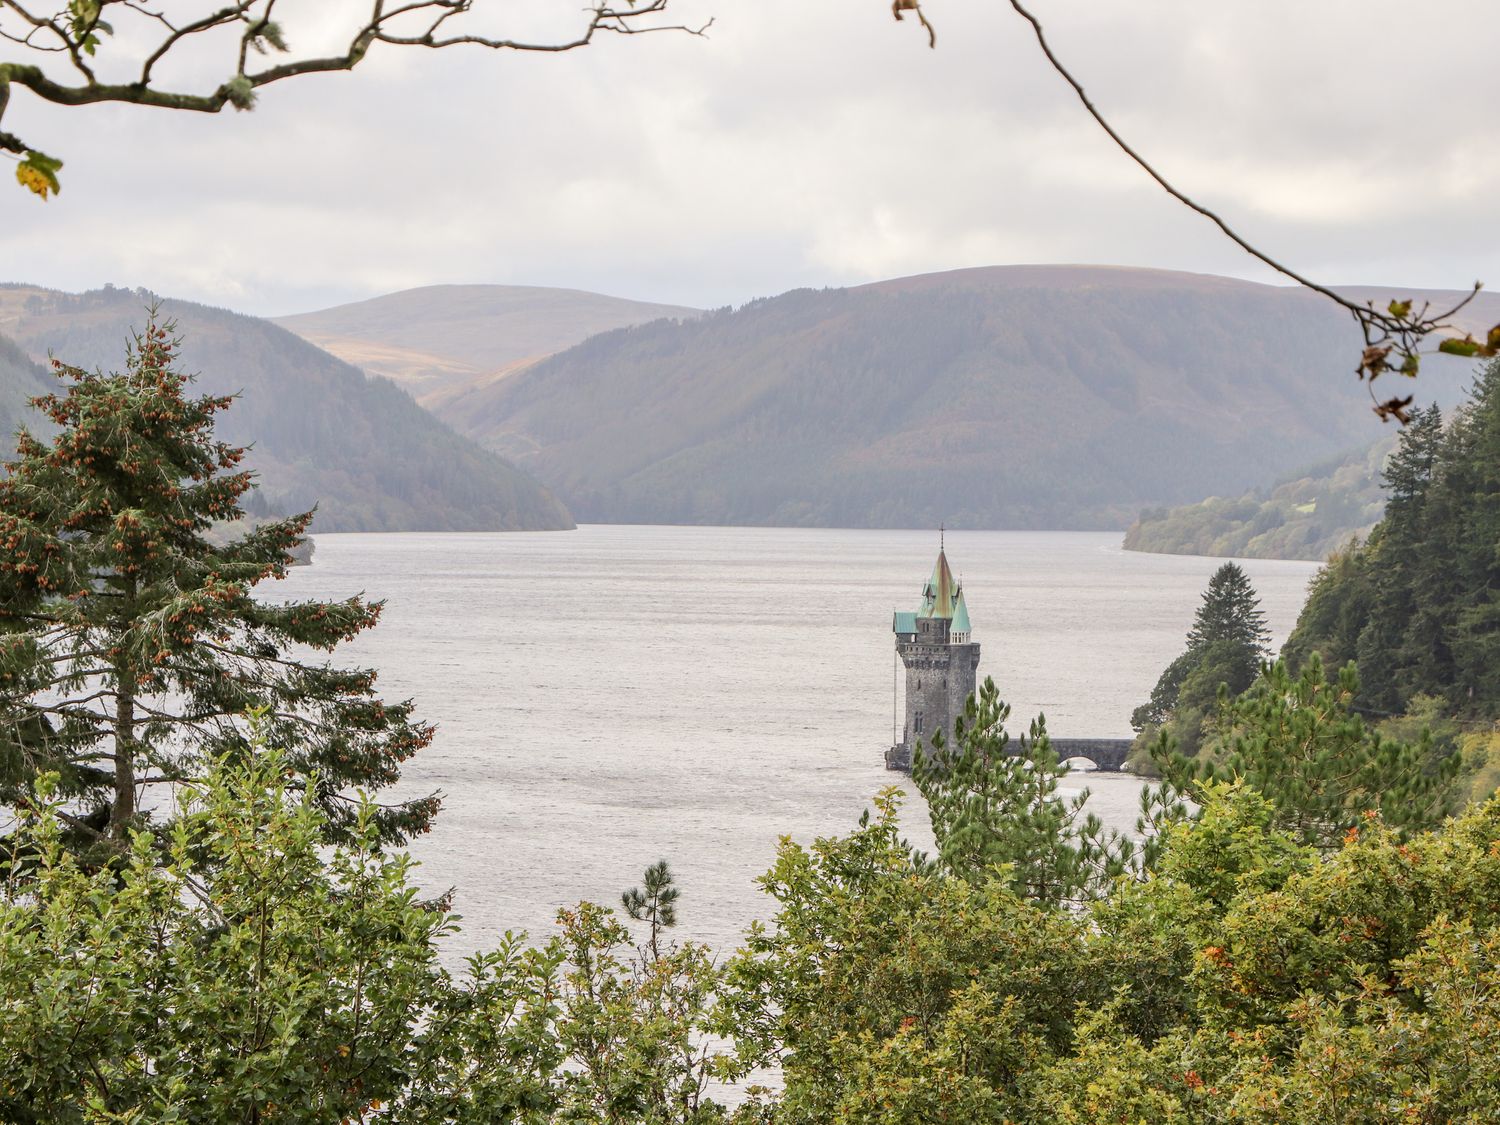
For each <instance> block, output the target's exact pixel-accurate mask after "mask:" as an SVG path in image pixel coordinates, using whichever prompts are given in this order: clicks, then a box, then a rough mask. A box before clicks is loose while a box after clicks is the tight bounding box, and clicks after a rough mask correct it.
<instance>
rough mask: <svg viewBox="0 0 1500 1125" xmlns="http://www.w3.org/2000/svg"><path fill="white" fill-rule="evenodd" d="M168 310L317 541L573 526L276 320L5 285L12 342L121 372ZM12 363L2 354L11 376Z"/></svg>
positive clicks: (524, 479)
mask: <svg viewBox="0 0 1500 1125" xmlns="http://www.w3.org/2000/svg"><path fill="white" fill-rule="evenodd" d="M154 302H159V304H160V306H161V311H162V313H163V314H164V315H165V316H167V317H170V318H172V319H173V320H175V321H176V323H177V330H178V332H179V333H180V334H181V336H182V337H183V344H182V363H183V366H184V367H185V368H186V369H187V370H190V371H198V372H201V375H200V378H199V386H201V387H202V388H203V389H204V390H205V391H209V392H212V393H216V394H231V393H233V394H238V395H239V396H240V399H239V401H238V402H236V403H235V404H234V406H233V407H231V408H230V409H229V410H228V411H226V412H225V413H224V414H223V415H221V417H220V422H219V427H218V432H219V434H220V436H221V437H223V438H224V439H226V440H228V441H231V442H234V443H236V444H240V445H251V446H253V449H252V451H251V454H250V456H249V458H248V463H249V466H250V467H251V468H253V469H255V470H256V471H257V472H259V474H260V478H261V480H260V483H261V489H262V492H263V493H264V501H265V503H266V505H267V506H268V508H269V509H270V510H272V511H289V512H290V511H303V510H305V509H307V508H310V507H312V506H313V505H314V504H316V505H318V515H317V518H316V520H315V521H314V523H313V530H314V531H323V532H330V531H508V530H523V529H524V530H544V529H554V528H567V527H571V526H573V524H572V519H571V517H570V516H569V514H568V511H567V509H566V508H565V507H564V506H563V505H562V504H560V503H559V502H558V500H557V499H556V497H554V496H553V495H552V494H551V493H550V492H549V491H548V490H547V489H546V488H544V487H543V486H541V485H539V484H538V483H537V482H536V481H535V480H533V479H532V478H531V477H529V476H528V475H527V474H526V473H524V472H521V471H518V470H517V469H516V468H515V467H514V466H512V465H509V464H507V463H506V462H505V461H504V460H502V459H501V458H500V457H497V456H496V455H495V454H493V453H491V452H489V451H487V450H484V449H481V448H480V447H479V446H477V445H475V444H474V443H472V442H470V441H466V440H464V439H463V438H461V437H459V436H458V435H456V434H454V433H453V432H452V431H451V430H449V429H448V428H447V427H446V426H445V425H443V424H442V423H441V422H440V421H438V420H437V419H436V418H434V417H433V416H432V415H431V414H429V413H427V412H426V411H424V410H423V409H422V408H421V407H419V406H418V405H417V404H416V403H415V402H413V401H412V399H411V397H410V396H409V395H408V394H407V393H406V392H405V391H403V390H402V389H401V388H399V387H397V386H396V385H395V384H394V383H392V382H390V381H389V380H387V379H382V378H370V377H368V376H366V375H365V374H364V373H363V372H362V371H359V370H358V369H356V368H354V367H351V366H350V365H349V364H347V363H345V362H343V361H341V360H339V359H336V358H334V357H333V356H331V355H329V354H327V353H326V352H323V351H321V350H319V349H318V348H316V347H314V346H313V345H311V344H309V343H307V342H306V341H305V340H302V339H300V338H299V337H297V336H295V335H293V334H292V333H290V332H288V331H286V330H285V329H282V328H278V327H277V326H276V325H274V324H271V323H269V322H267V321H264V320H258V319H256V318H254V317H248V316H241V315H239V314H238V313H232V312H227V311H225V310H222V309H214V308H209V307H208V306H205V305H197V304H192V303H190V302H186V301H172V300H159V299H158V298H156V297H154V296H153V295H152V294H149V293H147V292H145V291H143V290H128V289H114V288H106V289H102V290H95V291H93V292H89V293H83V294H68V293H59V292H55V291H51V290H45V289H37V288H32V287H27V286H21V285H8V286H3V287H0V333H4V334H6V335H8V336H10V337H11V338H12V339H13V340H14V341H15V342H16V343H18V344H19V345H20V346H21V347H22V348H24V349H25V350H26V352H28V353H29V354H30V355H31V356H32V358H42V357H45V356H46V355H47V354H48V353H49V352H51V353H53V354H55V355H57V356H58V357H59V358H62V359H64V360H66V361H67V362H69V363H73V364H76V365H77V366H80V367H100V368H104V369H105V370H119V369H120V368H122V367H123V366H124V363H125V341H126V340H127V339H128V338H129V334H130V332H131V331H132V330H133V329H136V328H139V327H140V325H141V324H142V323H143V322H144V320H145V316H146V307H147V306H148V305H150V304H152V303H154ZM3 365H4V359H3V356H0V370H3Z"/></svg>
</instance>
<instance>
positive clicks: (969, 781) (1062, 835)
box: [912, 678, 1134, 905]
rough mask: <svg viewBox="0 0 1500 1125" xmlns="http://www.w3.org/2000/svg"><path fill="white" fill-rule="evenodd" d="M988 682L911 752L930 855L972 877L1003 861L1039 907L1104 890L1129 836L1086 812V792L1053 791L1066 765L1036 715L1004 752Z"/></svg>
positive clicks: (1125, 853)
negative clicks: (933, 851)
mask: <svg viewBox="0 0 1500 1125" xmlns="http://www.w3.org/2000/svg"><path fill="white" fill-rule="evenodd" d="M1009 717H1010V707H1009V705H1007V704H1005V703H1002V702H1001V701H1000V698H999V692H998V691H997V690H996V688H995V682H994V680H992V679H989V678H986V679H985V681H984V683H983V684H982V685H981V687H980V689H979V694H978V697H977V698H976V697H975V696H972V695H971V696H970V697H969V699H968V701H967V703H966V704H965V707H964V713H963V715H961V716H960V717H959V718H958V719H957V720H956V721H955V722H954V733H953V739H952V741H951V742H949V741H947V740H945V739H944V738H943V737H942V736H941V735H937V736H935V737H934V738H933V745H932V748H931V749H930V750H928V751H927V752H926V753H924V754H918V755H916V756H915V760H914V762H913V765H912V779H913V780H914V781H915V782H916V783H917V787H918V788H919V789H920V790H921V791H922V796H923V797H925V798H926V799H927V808H928V812H929V815H930V816H931V818H932V834H933V837H934V838H935V839H936V841H937V846H938V862H939V863H940V864H941V866H942V867H943V868H944V869H945V870H947V871H948V872H949V873H951V874H954V875H957V876H958V877H960V878H963V879H967V880H970V881H971V882H983V881H985V880H987V879H989V878H991V877H992V875H993V873H994V869H995V868H996V867H999V866H1001V865H1008V866H1009V871H1008V873H1007V876H1006V878H1007V879H1008V880H1009V883H1010V885H1011V887H1012V888H1013V889H1014V890H1015V892H1016V893H1017V894H1020V895H1022V896H1023V897H1025V898H1028V899H1030V900H1032V901H1033V902H1037V903H1041V904H1045V905H1058V904H1062V903H1076V902H1079V901H1081V900H1083V899H1087V898H1090V897H1093V896H1095V895H1098V894H1101V893H1103V892H1104V891H1106V890H1107V889H1108V887H1109V884H1110V882H1111V881H1112V880H1113V879H1114V877H1115V876H1117V875H1119V874H1121V873H1122V872H1124V871H1126V870H1127V869H1128V868H1129V867H1130V866H1131V864H1132V862H1133V860H1134V846H1133V845H1132V844H1131V842H1130V841H1129V840H1126V839H1124V838H1122V837H1120V836H1119V834H1118V833H1114V832H1111V831H1108V830H1106V829H1105V827H1104V825H1103V824H1102V822H1101V821H1100V820H1099V819H1098V817H1096V816H1094V815H1092V814H1085V813H1084V811H1083V806H1084V804H1085V803H1086V802H1087V800H1088V791H1087V790H1084V791H1083V792H1082V793H1079V794H1077V795H1076V796H1074V797H1072V798H1067V799H1065V798H1063V797H1061V796H1059V795H1058V793H1057V789H1058V785H1059V784H1060V783H1061V782H1062V781H1063V779H1064V778H1065V777H1067V774H1068V769H1067V767H1066V766H1063V765H1062V764H1061V763H1059V761H1058V759H1057V752H1056V751H1054V750H1053V749H1052V743H1051V740H1050V739H1049V738H1048V737H1047V728H1046V723H1045V722H1044V720H1043V719H1041V718H1040V717H1038V719H1037V720H1036V722H1034V723H1033V724H1032V726H1031V735H1030V737H1029V738H1025V737H1023V738H1021V739H1020V740H1019V742H1018V745H1017V746H1016V747H1015V748H1014V749H1012V748H1011V745H1010V741H1011V740H1010V735H1009V734H1008V733H1007V732H1006V730H1005V722H1006V720H1007V719H1008V718H1009Z"/></svg>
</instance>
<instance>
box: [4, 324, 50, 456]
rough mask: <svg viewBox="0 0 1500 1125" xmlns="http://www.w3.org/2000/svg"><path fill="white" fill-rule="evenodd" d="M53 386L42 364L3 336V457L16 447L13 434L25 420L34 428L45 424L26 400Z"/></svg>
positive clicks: (43, 392) (44, 420)
mask: <svg viewBox="0 0 1500 1125" xmlns="http://www.w3.org/2000/svg"><path fill="white" fill-rule="evenodd" d="M50 389H51V380H50V379H48V378H47V372H46V371H45V370H44V369H43V368H42V367H41V365H40V364H37V363H35V362H34V361H33V360H32V359H31V357H30V356H28V355H27V354H26V352H25V351H24V350H23V349H22V348H21V346H20V345H19V344H17V343H16V342H15V341H14V340H11V339H8V338H7V337H5V336H0V456H3V457H9V456H10V455H11V453H12V452H13V451H14V450H15V442H14V441H13V440H12V435H14V434H15V432H16V428H17V427H18V426H20V425H21V423H22V422H25V423H26V424H27V425H29V426H31V427H33V428H34V429H35V428H40V426H41V425H43V424H45V422H46V419H44V418H42V417H41V416H40V415H38V414H36V413H35V412H34V411H33V410H31V408H30V407H29V406H28V405H27V403H28V402H29V401H30V399H32V398H33V397H34V396H36V395H39V394H45V393H46V392H47V391H48V390H50Z"/></svg>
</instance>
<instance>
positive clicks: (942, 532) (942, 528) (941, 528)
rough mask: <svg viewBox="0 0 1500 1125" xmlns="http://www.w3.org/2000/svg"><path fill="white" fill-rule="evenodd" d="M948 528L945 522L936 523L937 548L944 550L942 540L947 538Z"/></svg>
mask: <svg viewBox="0 0 1500 1125" xmlns="http://www.w3.org/2000/svg"><path fill="white" fill-rule="evenodd" d="M947 532H948V528H947V526H946V524H941V523H940V524H938V550H939V551H941V550H944V549H945V548H944V546H943V541H944V540H945V539H946V538H947Z"/></svg>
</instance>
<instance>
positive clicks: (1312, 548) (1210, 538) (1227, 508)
mask: <svg viewBox="0 0 1500 1125" xmlns="http://www.w3.org/2000/svg"><path fill="white" fill-rule="evenodd" d="M1395 447H1396V439H1395V436H1394V435H1391V436H1388V437H1385V438H1382V439H1381V440H1380V441H1378V442H1376V443H1375V444H1374V445H1371V446H1370V447H1369V448H1367V449H1361V450H1358V451H1356V452H1354V453H1350V454H1346V455H1345V456H1343V457H1337V458H1333V459H1332V460H1329V461H1325V462H1323V463H1322V464H1321V465H1314V466H1312V467H1311V468H1308V469H1305V470H1303V471H1302V472H1300V473H1298V474H1297V475H1296V476H1295V477H1294V478H1292V479H1289V480H1284V481H1281V482H1280V483H1278V484H1276V485H1275V486H1274V487H1272V488H1267V489H1255V490H1253V491H1250V492H1247V493H1245V494H1244V495H1242V496H1239V497H1237V498H1234V499H1229V498H1225V497H1221V496H1210V497H1209V498H1208V499H1207V500H1202V501H1200V502H1199V503H1197V504H1187V505H1183V506H1182V507H1178V508H1150V509H1147V510H1146V511H1144V512H1142V513H1141V516H1140V518H1139V519H1138V520H1136V521H1135V523H1133V524H1132V525H1131V526H1130V530H1129V531H1127V532H1126V533H1125V549H1126V550H1128V551H1154V552H1157V553H1160V554H1167V555H1217V556H1220V557H1227V558H1242V559H1311V560H1314V561H1318V562H1321V561H1322V560H1323V559H1326V558H1327V557H1328V556H1329V555H1330V554H1331V553H1333V552H1334V551H1336V550H1338V549H1339V548H1341V547H1345V546H1348V544H1349V542H1350V540H1352V539H1356V538H1363V537H1364V536H1366V535H1368V534H1369V533H1370V530H1371V528H1373V527H1374V526H1375V524H1376V522H1377V521H1378V520H1379V519H1380V516H1381V513H1382V512H1383V511H1384V509H1385V490H1384V489H1383V488H1382V486H1381V470H1382V468H1383V467H1384V465H1385V460H1386V458H1387V457H1388V456H1390V453H1391V451H1392V450H1393V449H1394V448H1395Z"/></svg>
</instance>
